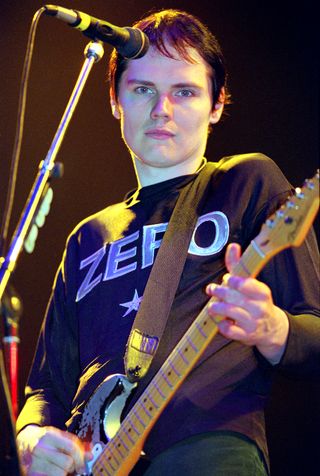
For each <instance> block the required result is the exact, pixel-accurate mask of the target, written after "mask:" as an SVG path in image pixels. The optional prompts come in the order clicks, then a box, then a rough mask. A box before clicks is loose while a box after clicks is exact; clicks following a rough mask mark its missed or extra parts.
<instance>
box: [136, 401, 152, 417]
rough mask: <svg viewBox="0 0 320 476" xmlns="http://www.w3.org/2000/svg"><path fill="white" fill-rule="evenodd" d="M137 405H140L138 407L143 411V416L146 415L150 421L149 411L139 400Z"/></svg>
mask: <svg viewBox="0 0 320 476" xmlns="http://www.w3.org/2000/svg"><path fill="white" fill-rule="evenodd" d="M138 404H139V405H140V407H141V408H142V409H143V411H144V412H145V414H146V415H147V417H149V418H150V419H151V418H152V414H151V412H150V411H149V409H148V408H147V407H146V406H145V405H144V403H143V402H140V400H139V401H138Z"/></svg>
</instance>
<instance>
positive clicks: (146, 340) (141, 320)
mask: <svg viewBox="0 0 320 476" xmlns="http://www.w3.org/2000/svg"><path fill="white" fill-rule="evenodd" d="M216 169H217V166H216V165H215V164H213V163H210V162H209V163H207V164H206V165H205V166H204V167H203V168H202V169H201V170H200V171H199V173H198V175H197V176H196V178H195V179H194V180H192V181H191V182H190V183H188V184H187V185H186V186H185V187H184V188H183V190H182V191H181V192H180V195H179V197H178V200H177V203H176V205H175V208H174V210H173V213H172V215H171V218H170V221H169V224H168V228H167V230H166V232H165V234H164V237H163V240H162V243H161V246H160V248H159V250H158V254H157V257H156V260H155V262H154V265H153V267H152V270H151V273H150V276H149V279H148V282H147V285H146V288H145V291H144V294H143V299H142V302H141V304H140V307H139V310H138V312H137V315H136V318H135V320H134V323H133V326H132V330H131V332H130V335H129V338H128V342H127V347H126V353H125V357H124V363H125V369H126V374H127V377H128V379H129V380H131V381H136V380H140V379H141V378H142V377H144V376H145V375H146V373H147V371H148V369H149V367H150V364H151V362H152V359H153V357H154V355H155V353H156V350H157V348H158V346H159V342H160V339H161V337H162V334H163V331H164V329H165V326H166V323H167V319H168V317H169V314H170V309H171V306H172V302H173V299H174V296H175V294H176V290H177V287H178V284H179V281H180V277H181V274H182V270H183V267H184V264H185V260H186V257H187V253H188V248H189V244H190V240H191V237H192V234H193V231H194V228H195V225H196V221H197V219H198V217H199V215H200V213H201V210H202V207H203V203H204V201H205V199H206V195H207V193H206V192H207V190H208V184H209V181H210V179H211V178H212V176H213V175H214V172H215V171H216Z"/></svg>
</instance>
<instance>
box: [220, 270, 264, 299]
mask: <svg viewBox="0 0 320 476" xmlns="http://www.w3.org/2000/svg"><path fill="white" fill-rule="evenodd" d="M223 285H224V286H227V287H228V288H230V289H233V290H236V291H238V292H239V293H241V294H244V295H245V296H247V297H248V298H250V299H254V300H269V299H270V298H271V291H270V288H269V287H268V286H267V285H266V284H265V283H262V282H261V281H258V280H257V279H255V278H243V277H240V276H231V275H230V274H226V275H225V276H224V279H223Z"/></svg>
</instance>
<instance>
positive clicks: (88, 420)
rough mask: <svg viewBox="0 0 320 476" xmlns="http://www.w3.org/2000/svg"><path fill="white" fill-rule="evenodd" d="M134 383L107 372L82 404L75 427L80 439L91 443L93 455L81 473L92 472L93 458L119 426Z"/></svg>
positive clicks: (94, 459)
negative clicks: (80, 417)
mask: <svg viewBox="0 0 320 476" xmlns="http://www.w3.org/2000/svg"><path fill="white" fill-rule="evenodd" d="M136 386H137V384H136V383H131V382H129V380H128V379H127V378H126V376H125V375H122V374H114V375H110V376H109V377H107V378H106V379H105V380H104V381H103V382H102V383H101V384H100V385H99V387H98V388H97V390H96V391H95V392H94V394H93V395H92V397H91V398H90V400H89V401H88V403H87V405H86V406H85V409H84V412H83V415H82V419H81V422H80V425H79V429H78V431H77V435H78V437H79V438H80V439H81V440H82V441H84V442H88V443H91V444H92V453H93V459H92V460H91V461H89V462H88V463H87V465H86V473H84V474H85V475H90V474H92V466H93V464H94V463H95V461H96V459H97V458H98V456H99V455H100V454H101V452H102V450H103V448H104V446H105V445H106V443H107V442H108V441H109V440H110V439H111V438H113V437H114V435H115V434H116V433H117V431H118V429H119V428H120V425H121V421H120V418H121V414H122V412H123V409H124V407H125V404H126V401H127V398H128V397H129V395H130V393H131V391H132V390H133V389H134V388H135V387H136Z"/></svg>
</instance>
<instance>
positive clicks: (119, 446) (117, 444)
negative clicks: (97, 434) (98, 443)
mask: <svg viewBox="0 0 320 476" xmlns="http://www.w3.org/2000/svg"><path fill="white" fill-rule="evenodd" d="M118 438H119V437H118V435H117V436H116V437H114V438H113V440H112V443H113V447H114V448H115V450H116V451H117V452H118V453H119V455H120V456H121V458H123V457H124V453H123V451H121V449H122V446H121V443H117V440H118ZM117 464H119V462H117Z"/></svg>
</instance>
